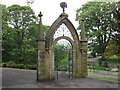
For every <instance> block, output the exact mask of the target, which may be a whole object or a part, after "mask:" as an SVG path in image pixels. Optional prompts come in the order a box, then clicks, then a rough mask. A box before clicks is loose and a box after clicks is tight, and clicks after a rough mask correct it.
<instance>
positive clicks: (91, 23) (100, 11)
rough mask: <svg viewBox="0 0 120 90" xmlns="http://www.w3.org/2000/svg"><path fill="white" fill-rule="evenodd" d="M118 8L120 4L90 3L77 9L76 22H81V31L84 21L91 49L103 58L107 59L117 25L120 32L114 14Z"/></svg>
mask: <svg viewBox="0 0 120 90" xmlns="http://www.w3.org/2000/svg"><path fill="white" fill-rule="evenodd" d="M118 6H120V3H118V2H114V3H113V2H88V3H86V4H84V5H83V6H82V7H81V8H79V9H77V14H76V20H77V21H78V22H79V29H80V27H81V21H82V20H83V19H84V20H85V26H86V31H87V36H88V40H89V41H90V43H89V48H90V49H91V51H92V52H93V53H99V54H101V55H102V57H105V56H104V53H105V51H106V47H107V45H108V43H109V41H110V39H111V37H112V35H113V32H115V30H114V29H115V28H113V26H114V25H115V24H116V23H117V25H116V27H117V28H118V29H119V30H120V28H119V26H118V22H117V21H116V19H115V17H114V13H116V12H113V11H114V10H113V9H115V10H118ZM116 34H118V33H116Z"/></svg>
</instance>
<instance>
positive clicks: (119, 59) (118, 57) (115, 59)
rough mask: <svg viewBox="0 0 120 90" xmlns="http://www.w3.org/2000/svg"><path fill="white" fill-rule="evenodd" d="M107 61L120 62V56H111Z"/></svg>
mask: <svg viewBox="0 0 120 90" xmlns="http://www.w3.org/2000/svg"><path fill="white" fill-rule="evenodd" d="M107 60H109V61H112V62H120V56H116V55H114V56H110V57H108V58H107Z"/></svg>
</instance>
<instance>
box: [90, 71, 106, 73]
mask: <svg viewBox="0 0 120 90" xmlns="http://www.w3.org/2000/svg"><path fill="white" fill-rule="evenodd" d="M88 72H89V73H98V74H104V72H97V71H88Z"/></svg>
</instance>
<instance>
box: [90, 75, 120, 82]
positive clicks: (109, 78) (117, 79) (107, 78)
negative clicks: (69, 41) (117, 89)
mask: <svg viewBox="0 0 120 90" xmlns="http://www.w3.org/2000/svg"><path fill="white" fill-rule="evenodd" d="M89 76H90V77H93V78H98V79H105V80H113V81H120V79H119V78H111V77H101V76H91V75H89Z"/></svg>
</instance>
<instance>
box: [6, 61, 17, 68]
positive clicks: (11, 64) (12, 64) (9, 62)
mask: <svg viewBox="0 0 120 90" xmlns="http://www.w3.org/2000/svg"><path fill="white" fill-rule="evenodd" d="M15 64H16V63H15V62H14V61H8V62H7V63H6V66H7V67H12V66H14V65H15Z"/></svg>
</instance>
